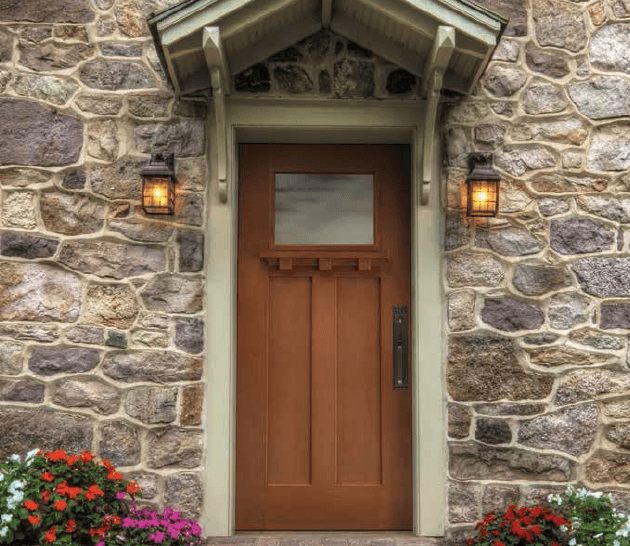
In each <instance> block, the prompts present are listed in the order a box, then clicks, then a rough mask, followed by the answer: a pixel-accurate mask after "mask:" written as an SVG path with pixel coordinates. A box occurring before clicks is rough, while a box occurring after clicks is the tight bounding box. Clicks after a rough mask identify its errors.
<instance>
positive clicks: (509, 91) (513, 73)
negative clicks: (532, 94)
mask: <svg viewBox="0 0 630 546" xmlns="http://www.w3.org/2000/svg"><path fill="white" fill-rule="evenodd" d="M526 81H527V72H525V71H523V70H521V69H519V68H513V67H511V66H503V65H500V64H495V65H492V66H491V67H490V69H489V70H488V72H487V73H486V75H485V76H484V87H485V88H486V89H487V90H488V91H490V93H492V94H493V95H495V96H497V97H510V96H512V95H514V94H515V93H516V92H517V91H518V90H519V89H520V88H521V87H523V86H524V85H525V82H526Z"/></svg>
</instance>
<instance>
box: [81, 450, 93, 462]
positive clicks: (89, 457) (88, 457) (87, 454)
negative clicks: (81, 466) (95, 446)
mask: <svg viewBox="0 0 630 546" xmlns="http://www.w3.org/2000/svg"><path fill="white" fill-rule="evenodd" d="M93 458H94V456H93V455H92V454H91V453H90V452H89V451H84V452H83V453H81V460H82V461H83V462H84V463H89V462H90V461H91V460H92V459H93Z"/></svg>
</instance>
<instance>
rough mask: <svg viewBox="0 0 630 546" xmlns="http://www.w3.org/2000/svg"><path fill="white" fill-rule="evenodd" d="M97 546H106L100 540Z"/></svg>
mask: <svg viewBox="0 0 630 546" xmlns="http://www.w3.org/2000/svg"><path fill="white" fill-rule="evenodd" d="M96 546H105V543H104V542H103V541H102V540H99V541H98V542H97V543H96Z"/></svg>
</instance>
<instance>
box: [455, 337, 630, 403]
mask: <svg viewBox="0 0 630 546" xmlns="http://www.w3.org/2000/svg"><path fill="white" fill-rule="evenodd" d="M446 381H447V389H448V393H449V394H450V395H451V396H452V397H453V399H454V400H459V401H471V400H478V401H492V400H501V399H508V400H523V399H539V398H546V397H547V396H548V395H549V393H550V391H551V387H552V385H553V376H551V375H548V374H541V373H533V372H526V371H525V370H524V369H523V368H522V367H521V365H520V364H519V362H518V360H517V358H516V354H515V349H514V345H513V342H512V340H511V339H510V338H505V337H501V336H497V335H479V334H474V335H458V336H451V337H450V339H449V345H448V364H447V370H446ZM629 381H630V380H629Z"/></svg>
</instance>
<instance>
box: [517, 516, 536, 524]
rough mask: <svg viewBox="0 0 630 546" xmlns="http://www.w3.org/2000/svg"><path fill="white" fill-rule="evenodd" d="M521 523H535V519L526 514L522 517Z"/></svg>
mask: <svg viewBox="0 0 630 546" xmlns="http://www.w3.org/2000/svg"><path fill="white" fill-rule="evenodd" d="M520 523H521V525H531V524H532V523H534V519H533V518H530V517H529V516H525V517H524V518H521V521H520Z"/></svg>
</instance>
